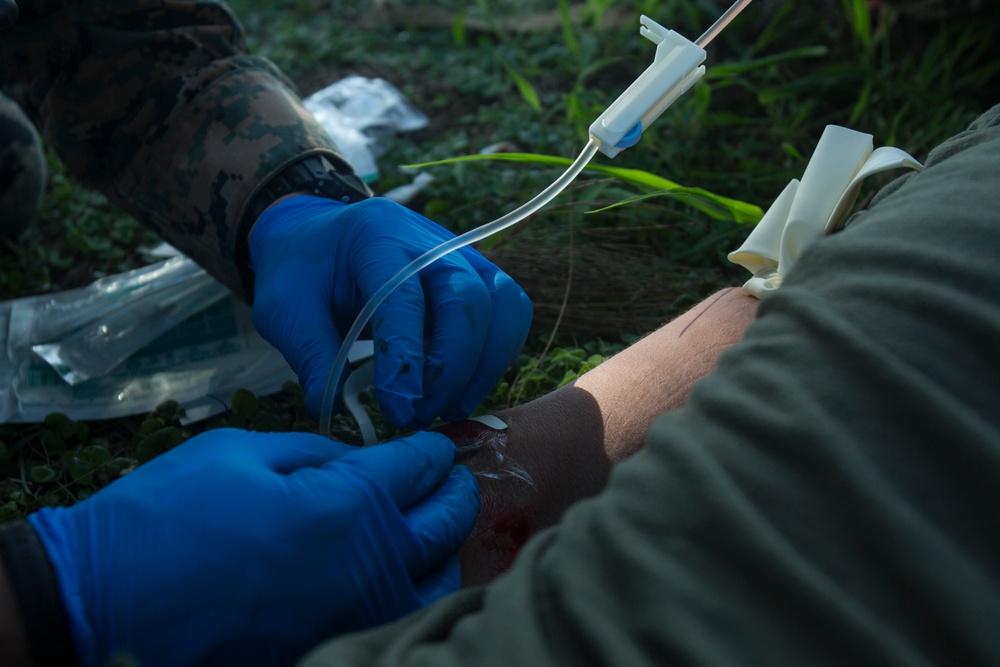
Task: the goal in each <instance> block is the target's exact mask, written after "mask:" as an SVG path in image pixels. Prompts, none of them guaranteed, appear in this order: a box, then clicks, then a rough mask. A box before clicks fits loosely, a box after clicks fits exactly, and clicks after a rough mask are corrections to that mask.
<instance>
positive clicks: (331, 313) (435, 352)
mask: <svg viewBox="0 0 1000 667" xmlns="http://www.w3.org/2000/svg"><path fill="white" fill-rule="evenodd" d="M0 86H2V87H3V89H4V90H5V91H7V92H8V93H9V94H10V95H11V96H12V97H14V98H15V99H16V100H17V101H18V103H19V104H20V105H21V107H22V108H23V109H24V110H25V111H26V112H27V113H28V115H29V117H31V119H32V120H33V121H34V122H35V123H36V125H38V126H39V127H40V129H41V130H42V134H43V136H44V138H45V140H46V143H48V144H49V145H50V146H51V147H52V148H54V149H55V151H56V152H57V153H58V154H59V156H60V157H61V159H62V161H63V163H64V164H65V165H66V169H67V171H68V172H69V173H70V174H71V175H72V176H74V177H75V178H77V179H79V180H81V181H82V182H83V183H84V184H86V185H89V186H91V187H94V188H96V189H98V190H100V191H101V192H103V193H104V194H105V195H107V196H108V198H109V199H110V200H111V201H112V202H114V203H115V204H117V205H119V206H120V207H122V208H123V209H124V210H125V211H127V212H128V213H130V214H132V215H133V216H134V217H136V218H137V219H138V220H140V221H141V222H143V223H144V224H145V225H146V226H148V227H150V228H152V229H153V230H154V231H156V232H157V233H158V234H159V235H161V236H162V237H163V238H164V239H165V240H167V241H169V242H170V243H171V244H173V245H174V246H175V247H177V248H178V249H180V250H181V251H182V252H184V253H185V254H186V255H188V256H189V257H191V258H192V259H194V260H195V261H196V262H198V263H199V264H200V265H201V266H202V267H204V268H205V269H206V270H207V271H208V272H209V273H211V274H212V275H213V276H214V277H215V278H217V279H218V280H220V281H221V282H222V283H224V284H225V285H227V286H228V287H230V288H231V289H232V290H233V291H234V292H236V293H237V294H239V295H241V296H243V297H244V298H245V299H246V300H247V301H251V302H252V301H254V300H255V296H256V298H257V299H259V300H260V301H261V303H254V308H255V321H257V322H258V323H260V322H264V323H266V325H265V326H263V327H262V334H263V335H264V337H265V338H267V339H268V340H269V341H270V342H271V343H273V344H274V345H275V346H276V347H278V348H279V349H280V350H281V352H282V354H283V355H284V356H285V358H286V359H287V360H288V361H289V363H290V364H291V365H292V366H293V367H294V369H295V370H296V372H297V373H298V375H299V379H300V381H301V383H302V384H303V386H304V387H305V388H306V403H307V407H308V409H309V410H310V412H311V413H312V414H313V415H314V416H318V414H319V412H320V404H321V402H322V399H323V395H324V388H325V381H326V378H327V376H328V374H329V372H330V366H331V363H332V361H333V358H334V356H335V355H336V353H337V350H338V348H339V342H340V337H341V335H342V334H343V333H344V332H345V331H346V329H347V327H349V326H350V323H351V322H352V321H353V319H354V317H355V316H356V314H357V312H358V310H359V309H360V307H361V305H363V304H364V303H365V302H366V300H367V297H368V296H370V295H371V293H372V292H373V291H374V289H375V288H376V287H377V286H381V284H382V283H384V282H386V281H388V280H389V278H391V277H392V276H393V275H394V274H395V273H396V271H397V270H398V269H399V268H402V266H403V265H405V263H407V262H408V259H411V258H413V257H414V256H416V255H419V254H422V253H423V251H426V250H428V249H430V248H431V247H434V246H436V245H437V244H438V243H440V242H441V241H442V240H444V239H445V238H449V237H450V236H452V234H450V232H447V231H446V230H444V229H442V228H440V227H439V226H437V225H434V223H431V222H430V221H428V220H426V219H424V218H421V217H420V216H415V215H413V214H412V212H410V211H407V210H406V209H405V208H403V207H401V206H397V205H395V204H392V203H391V202H386V201H381V202H380V203H379V204H378V205H377V207H376V208H377V210H378V214H377V215H373V214H372V209H365V212H364V213H360V212H357V210H356V209H355V206H356V205H357V204H359V203H361V204H365V203H366V201H365V200H367V199H368V197H369V196H370V195H371V191H370V190H369V189H368V187H367V186H366V185H365V184H364V183H362V182H361V181H360V179H358V178H357V176H356V175H355V174H354V172H353V170H352V169H351V167H350V166H349V165H348V164H347V162H346V161H345V160H344V159H343V158H342V157H341V156H340V154H339V153H338V152H337V150H336V147H335V146H334V144H333V143H332V141H331V140H330V138H329V137H328V136H327V134H326V132H325V131H324V130H323V129H322V128H321V127H320V126H319V124H318V123H317V122H316V120H315V119H314V118H313V117H312V115H311V114H309V113H308V112H307V111H306V110H305V108H304V107H303V104H302V102H301V100H300V99H299V97H298V94H297V92H296V91H295V88H294V86H293V85H292V83H291V82H290V81H289V80H288V79H287V78H286V77H285V76H284V75H283V74H282V73H281V72H280V71H279V70H278V68H277V67H276V66H275V65H274V64H273V63H271V62H270V61H268V60H266V59H264V58H260V57H257V56H252V55H250V54H249V53H248V51H247V48H246V45H245V42H244V38H243V33H242V28H241V26H240V24H239V22H238V21H237V19H236V17H235V16H233V14H232V13H231V12H230V10H229V8H228V7H227V6H226V5H225V3H223V2H218V1H209V2H198V3H190V2H182V1H180V0H167V1H166V2H161V1H153V0H141V1H138V2H128V3H99V2H79V3H72V5H71V6H65V5H64V3H47V2H41V0H25V1H24V2H23V3H22V7H21V18H20V21H19V23H18V24H17V25H16V27H15V29H14V30H13V31H11V32H10V34H9V35H6V36H5V39H4V40H3V42H2V43H0ZM295 193H312V194H317V193H318V194H320V195H322V196H323V197H324V198H325V203H326V205H327V210H326V211H325V212H324V214H323V215H318V216H314V221H315V222H317V224H313V225H311V226H310V229H309V233H306V230H304V229H302V227H301V226H300V225H298V224H295V223H294V222H293V221H292V220H291V218H292V217H294V215H293V214H292V213H291V211H293V210H294V209H295V208H296V206H295V200H299V201H301V200H303V199H310V198H308V197H295V198H293V200H292V201H291V202H282V204H281V205H280V206H282V211H283V213H282V214H281V215H277V216H276V215H275V214H274V213H273V211H271V212H269V213H268V215H267V218H268V223H267V225H266V226H267V227H269V228H270V233H268V234H267V236H268V237H269V241H268V242H267V243H258V244H257V246H258V247H257V249H256V251H255V252H254V256H253V257H251V251H250V236H251V231H252V230H256V231H257V232H259V231H260V220H261V217H262V216H261V213H262V212H263V211H265V210H267V209H268V207H269V206H271V205H272V204H273V203H274V202H275V201H277V200H279V199H281V198H282V197H284V196H286V195H289V194H295ZM344 201H346V202H349V203H350V206H347V207H341V203H342V202H344ZM314 208H315V207H314ZM339 208H346V211H342V210H338V209H339ZM359 218H364V220H363V221H362V223H363V224H351V225H349V226H350V227H351V233H350V234H349V235H348V234H344V233H342V231H343V230H341V229H340V228H341V227H345V226H348V224H347V222H346V221H348V220H354V221H355V222H357V221H358V219H359ZM430 227H433V228H434V229H433V233H430V232H427V230H428V229H429V228H430ZM335 228H336V229H335ZM425 232H426V233H425ZM372 247H377V248H378V252H377V253H373V252H371V251H369V252H368V255H369V256H371V255H373V254H378V255H380V257H379V260H380V261H379V262H378V263H377V266H376V265H375V264H372V263H369V264H368V265H367V266H366V267H364V268H363V270H362V268H359V267H358V266H357V262H355V265H354V266H346V262H345V261H344V258H355V257H357V256H358V255H362V254H364V253H365V249H366V248H368V249H369V250H370V249H371V248H372ZM324 251H325V252H326V258H327V259H326V263H325V264H324V265H323V266H322V267H315V268H316V270H314V271H313V272H312V274H311V276H310V278H311V280H306V279H305V278H304V277H303V276H302V275H299V274H298V271H295V270H292V271H290V272H289V273H284V274H283V273H282V272H281V271H272V269H274V267H276V266H279V265H282V264H284V265H286V266H287V265H293V264H294V262H295V261H296V260H297V259H298V258H299V257H300V256H301V254H302V253H316V252H324ZM456 255H458V253H457V254H456ZM460 255H461V256H462V258H463V259H462V260H458V259H456V257H452V258H448V259H445V260H442V261H441V262H438V263H436V264H435V265H434V266H433V267H430V268H429V269H428V270H427V271H425V272H423V273H422V274H421V278H420V279H419V280H415V281H411V283H410V284H409V285H408V286H407V287H406V288H404V289H402V290H401V291H400V292H398V293H397V294H396V295H394V298H393V299H391V300H390V302H389V303H388V304H387V305H386V307H385V308H384V309H382V310H381V311H380V313H379V314H378V315H380V316H381V317H376V319H375V320H374V322H373V324H374V325H375V327H376V328H378V323H379V322H381V321H389V322H392V325H391V326H392V327H393V329H394V330H393V331H389V332H388V333H387V334H386V335H385V336H383V339H385V340H388V339H390V338H393V337H395V338H397V342H398V341H402V342H403V343H406V345H402V344H397V345H396V346H395V348H396V349H395V350H393V351H392V352H390V353H385V352H383V351H382V350H380V349H379V350H376V360H375V363H376V369H377V371H376V372H377V374H378V377H379V379H380V383H379V386H378V388H377V389H376V394H377V395H378V397H379V399H380V401H381V403H382V404H383V407H384V408H385V413H386V416H387V417H388V418H389V419H390V420H391V421H393V422H394V423H396V424H398V425H406V426H412V427H420V426H426V425H427V424H428V423H430V422H431V421H432V420H433V419H434V418H435V417H437V416H439V415H440V414H442V413H446V414H447V415H448V416H449V417H451V418H455V416H456V415H459V416H465V415H467V414H468V413H469V412H470V411H471V410H472V409H473V408H474V407H475V406H476V405H477V404H478V403H479V401H480V400H481V399H482V398H483V397H484V396H485V395H486V394H487V393H488V391H489V390H490V388H491V387H492V386H493V385H494V384H495V383H496V381H497V380H498V379H499V377H500V375H501V373H502V372H503V369H504V368H505V366H506V364H507V363H508V361H509V360H510V358H511V357H512V356H514V355H516V353H517V350H519V349H520V346H521V344H522V343H523V341H524V338H525V337H526V336H527V331H528V324H529V322H530V318H531V308H530V303H529V302H528V300H527V297H526V296H525V295H524V292H523V291H521V289H520V288H519V287H518V286H517V285H516V284H515V283H514V282H513V281H512V280H511V279H510V278H509V277H507V276H506V275H505V274H503V273H502V272H501V271H500V270H499V269H497V267H495V266H493V265H492V264H490V263H488V262H486V260H485V259H484V258H482V256H481V255H479V254H478V253H475V252H474V251H472V250H471V249H469V250H465V251H463V252H461V253H460ZM333 257H340V258H341V259H340V261H339V262H338V264H337V265H334V264H333V261H332V259H331V258H333ZM404 259H405V260H406V261H404ZM293 268H301V267H293ZM319 269H322V270H319ZM452 279H453V280H452ZM334 283H335V284H334ZM331 294H335V295H336V296H337V299H338V300H337V301H335V302H331V301H330V300H329V297H330V296H331ZM404 294H405V295H406V296H405V297H404V296H403V295H404ZM425 306H426V318H425V317H424V315H425V312H424V311H425ZM466 306H467V307H468V308H469V310H470V313H471V315H470V316H469V317H468V318H465V319H474V320H475V323H476V330H475V331H472V332H470V329H469V327H468V325H466V326H465V327H464V328H463V327H461V326H455V325H454V319H455V318H454V317H452V316H451V315H452V314H456V313H461V312H462V310H463V308H464V307H466ZM462 317H463V318H464V317H465V316H462ZM425 319H426V321H427V325H428V327H427V328H428V331H430V332H431V333H432V334H433V335H432V336H431V339H430V341H431V342H430V344H429V345H428V347H427V348H426V349H425V348H424V346H423V335H424V324H425ZM304 321H305V322H307V323H308V326H305V327H304V326H301V325H302V324H303V322H304ZM432 323H433V324H432ZM390 342H392V341H390ZM404 348H405V350H404ZM400 350H403V352H400ZM401 354H405V355H406V356H405V358H404V359H403V360H402V362H400V355H401ZM402 366H405V367H407V368H411V369H414V372H412V373H410V374H408V375H407V374H405V373H399V371H400V368H401V367H402ZM421 369H423V370H424V371H425V372H424V373H423V376H422V375H421V373H420V372H419V371H420V370H421ZM414 377H416V378H417V380H416V381H414V380H413V378H414Z"/></svg>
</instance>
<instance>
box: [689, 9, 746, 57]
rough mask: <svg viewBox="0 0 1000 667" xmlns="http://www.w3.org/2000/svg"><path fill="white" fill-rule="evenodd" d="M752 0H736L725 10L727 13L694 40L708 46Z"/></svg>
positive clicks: (700, 44) (702, 46)
mask: <svg viewBox="0 0 1000 667" xmlns="http://www.w3.org/2000/svg"><path fill="white" fill-rule="evenodd" d="M750 2H751V0H736V2H734V3H733V6H732V7H730V8H729V9H727V10H726V11H725V13H724V14H723V15H722V16H720V17H719V18H718V20H716V22H715V23H713V24H712V27H711V28H709V29H708V30H706V31H705V32H704V33H702V35H701V37H699V38H698V39H696V40H695V41H694V43H695V44H697V45H698V46H700V47H701V48H705V47H706V46H708V43H709V42H711V41H712V40H713V39H715V38H716V37H717V36H718V35H719V33H720V32H722V31H723V30H724V29H725V27H726V26H727V25H729V23H730V22H731V21H732V20H733V19H734V18H736V16H737V15H738V14H739V13H740V12H742V11H743V9H744V8H745V7H746V6H747V5H749V4H750Z"/></svg>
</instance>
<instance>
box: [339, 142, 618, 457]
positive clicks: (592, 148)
mask: <svg viewBox="0 0 1000 667" xmlns="http://www.w3.org/2000/svg"><path fill="white" fill-rule="evenodd" d="M599 147H600V142H599V141H598V140H597V139H595V138H593V137H591V138H590V141H589V142H588V143H587V145H586V146H584V148H583V151H581V152H580V155H579V156H578V157H577V158H576V160H574V161H573V164H571V165H570V166H569V167H568V168H567V169H566V171H564V172H563V174H562V175H561V176H560V177H559V178H557V179H556V180H555V181H553V182H552V184H551V185H549V186H548V187H547V188H545V189H544V190H542V191H541V192H539V193H538V194H537V195H536V196H535V198H534V199H532V200H531V201H529V202H527V203H525V204H523V205H521V206H520V207H518V208H516V209H514V210H513V211H511V212H510V213H508V214H506V215H504V216H501V217H499V218H497V219H496V220H494V221H493V222H488V223H486V224H484V225H481V226H479V227H476V228H475V229H472V230H469V231H467V232H465V233H464V234H462V235H461V236H456V237H455V238H453V239H449V240H448V241H445V242H444V243H442V244H441V245H439V246H437V247H435V248H431V249H430V250H428V251H427V252H425V253H424V254H423V255H421V256H420V257H417V258H416V259H415V260H413V261H412V262H410V263H409V264H407V265H406V266H405V267H403V268H402V269H400V271H399V273H397V274H396V275H395V276H393V277H392V278H391V279H390V280H389V281H388V282H386V283H385V284H384V285H382V287H380V288H379V290H378V291H377V292H375V294H373V295H372V297H371V299H369V300H368V303H367V304H365V307H364V308H363V309H362V310H361V312H360V313H358V316H357V318H356V319H355V320H354V324H352V325H351V328H350V330H349V331H348V332H347V335H346V336H344V342H343V344H342V345H341V346H340V351H339V352H338V353H337V358H336V359H335V360H334V362H333V366H332V367H331V368H330V375H329V377H328V378H327V381H326V391H325V393H324V394H323V403H322V406H321V412H320V416H319V429H320V430H319V432H320V433H321V434H322V435H325V436H327V437H331V436H332V434H331V433H330V420H331V418H332V416H333V405H334V403H335V402H336V398H337V386H338V385H339V384H340V378H341V377H342V376H343V374H344V369H345V368H346V366H347V352H348V350H350V349H351V346H352V345H353V344H354V342H355V341H356V340H357V339H358V336H359V335H361V330H362V329H364V327H365V325H366V324H368V321H369V320H370V319H371V317H372V315H374V314H375V309H376V308H378V307H379V306H380V305H382V302H383V301H385V299H386V297H388V296H389V295H390V294H392V292H393V290H395V289H396V288H397V287H399V286H400V285H401V284H403V283H404V282H406V281H407V280H408V279H409V278H411V277H412V276H413V275H415V274H416V273H417V272H418V271H420V270H422V269H424V268H426V267H427V266H429V265H430V264H432V263H433V262H435V261H437V260H438V259H440V258H442V257H444V256H445V255H447V254H448V253H450V252H453V251H455V250H458V249H459V248H464V247H465V246H467V245H469V244H471V243H475V242H477V241H481V240H483V239H485V238H486V237H488V236H491V235H493V234H496V233H497V232H499V231H501V230H503V229H507V228H508V227H510V226H511V225H514V224H516V223H518V222H520V221H521V220H523V219H524V218H526V217H528V216H529V215H531V214H532V213H534V212H535V211H537V210H538V209H540V208H542V207H543V206H545V205H546V204H548V203H549V202H550V201H552V200H553V199H554V198H555V197H556V196H557V195H558V194H559V193H560V192H562V191H563V189H565V188H566V186H567V185H569V184H570V183H572V182H573V179H575V178H576V177H577V176H578V175H579V173H580V172H581V171H583V169H584V167H586V166H587V164H588V163H589V162H590V160H591V159H592V158H593V157H594V155H595V154H596V153H597V150H598V148H599ZM371 444H374V443H370V442H365V445H371Z"/></svg>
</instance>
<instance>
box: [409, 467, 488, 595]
mask: <svg viewBox="0 0 1000 667" xmlns="http://www.w3.org/2000/svg"><path fill="white" fill-rule="evenodd" d="M479 507H480V500H479V484H478V483H477V482H476V478H475V477H474V476H473V474H472V472H471V471H470V470H469V469H468V468H466V467H465V466H454V467H453V468H452V469H451V471H450V472H449V473H448V478H447V479H446V480H445V481H444V483H443V484H441V486H439V487H438V488H437V489H435V490H434V492H433V493H431V494H430V495H428V496H427V497H426V498H424V499H423V500H421V501H420V502H419V503H417V504H416V505H414V506H412V507H410V508H409V509H407V510H406V512H405V513H404V514H403V519H404V521H405V522H406V525H407V526H408V527H409V530H410V534H411V535H413V537H414V539H415V544H414V545H413V548H414V552H413V553H411V554H407V556H408V557H406V562H407V563H408V564H409V567H410V576H411V577H412V578H413V579H414V580H421V579H423V578H425V577H427V576H428V575H430V574H431V573H432V572H435V571H437V570H438V569H439V568H440V567H441V566H442V564H444V563H445V562H446V561H448V560H449V559H451V558H452V557H453V556H455V555H456V554H457V553H458V549H459V547H460V546H462V542H464V541H465V538H466V537H468V536H469V533H471V532H472V529H473V528H474V527H475V525H476V519H477V518H478V517H479Z"/></svg>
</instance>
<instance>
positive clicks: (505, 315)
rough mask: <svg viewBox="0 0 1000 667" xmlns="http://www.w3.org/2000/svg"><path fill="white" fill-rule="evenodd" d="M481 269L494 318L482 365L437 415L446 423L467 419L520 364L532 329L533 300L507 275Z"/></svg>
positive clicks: (487, 266) (490, 268)
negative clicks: (515, 366)
mask: <svg viewBox="0 0 1000 667" xmlns="http://www.w3.org/2000/svg"><path fill="white" fill-rule="evenodd" d="M484 264H485V266H482V267H481V268H479V275H480V277H481V278H482V280H483V284H485V285H487V286H488V287H489V290H490V294H491V296H492V308H493V318H492V321H491V322H490V328H489V332H488V333H487V336H486V341H485V342H484V344H483V350H482V353H481V354H480V355H479V363H478V365H477V366H476V368H475V370H474V372H473V374H472V377H471V379H470V380H469V382H468V384H466V385H465V388H464V389H462V391H461V392H460V393H459V394H458V395H457V396H456V397H455V399H454V400H453V401H452V402H451V404H450V405H448V406H447V407H445V408H444V409H442V410H441V411H440V413H438V414H439V415H440V416H441V417H442V418H443V419H445V420H447V421H460V420H462V419H465V418H466V417H468V416H469V415H470V414H472V411H473V410H475V409H476V407H477V406H478V405H479V404H480V403H481V402H482V401H483V399H484V398H485V397H486V396H487V395H488V394H489V393H490V391H492V389H493V387H494V386H495V385H496V383H497V382H498V381H499V380H500V378H501V377H502V376H503V374H504V371H506V370H507V368H508V367H509V366H510V365H511V364H513V363H514V362H515V361H516V360H517V356H518V354H520V352H521V348H522V347H524V341H525V340H526V339H527V337H528V331H529V330H530V328H531V316H532V307H531V300H530V299H529V298H528V295H527V294H525V293H524V290H522V289H521V287H520V286H519V285H518V284H517V283H516V282H514V280H513V279H512V278H511V277H510V276H508V275H507V274H506V273H504V272H503V271H501V270H500V269H498V268H497V267H496V266H494V265H493V264H490V263H489V262H486V261H485V259H484Z"/></svg>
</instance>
